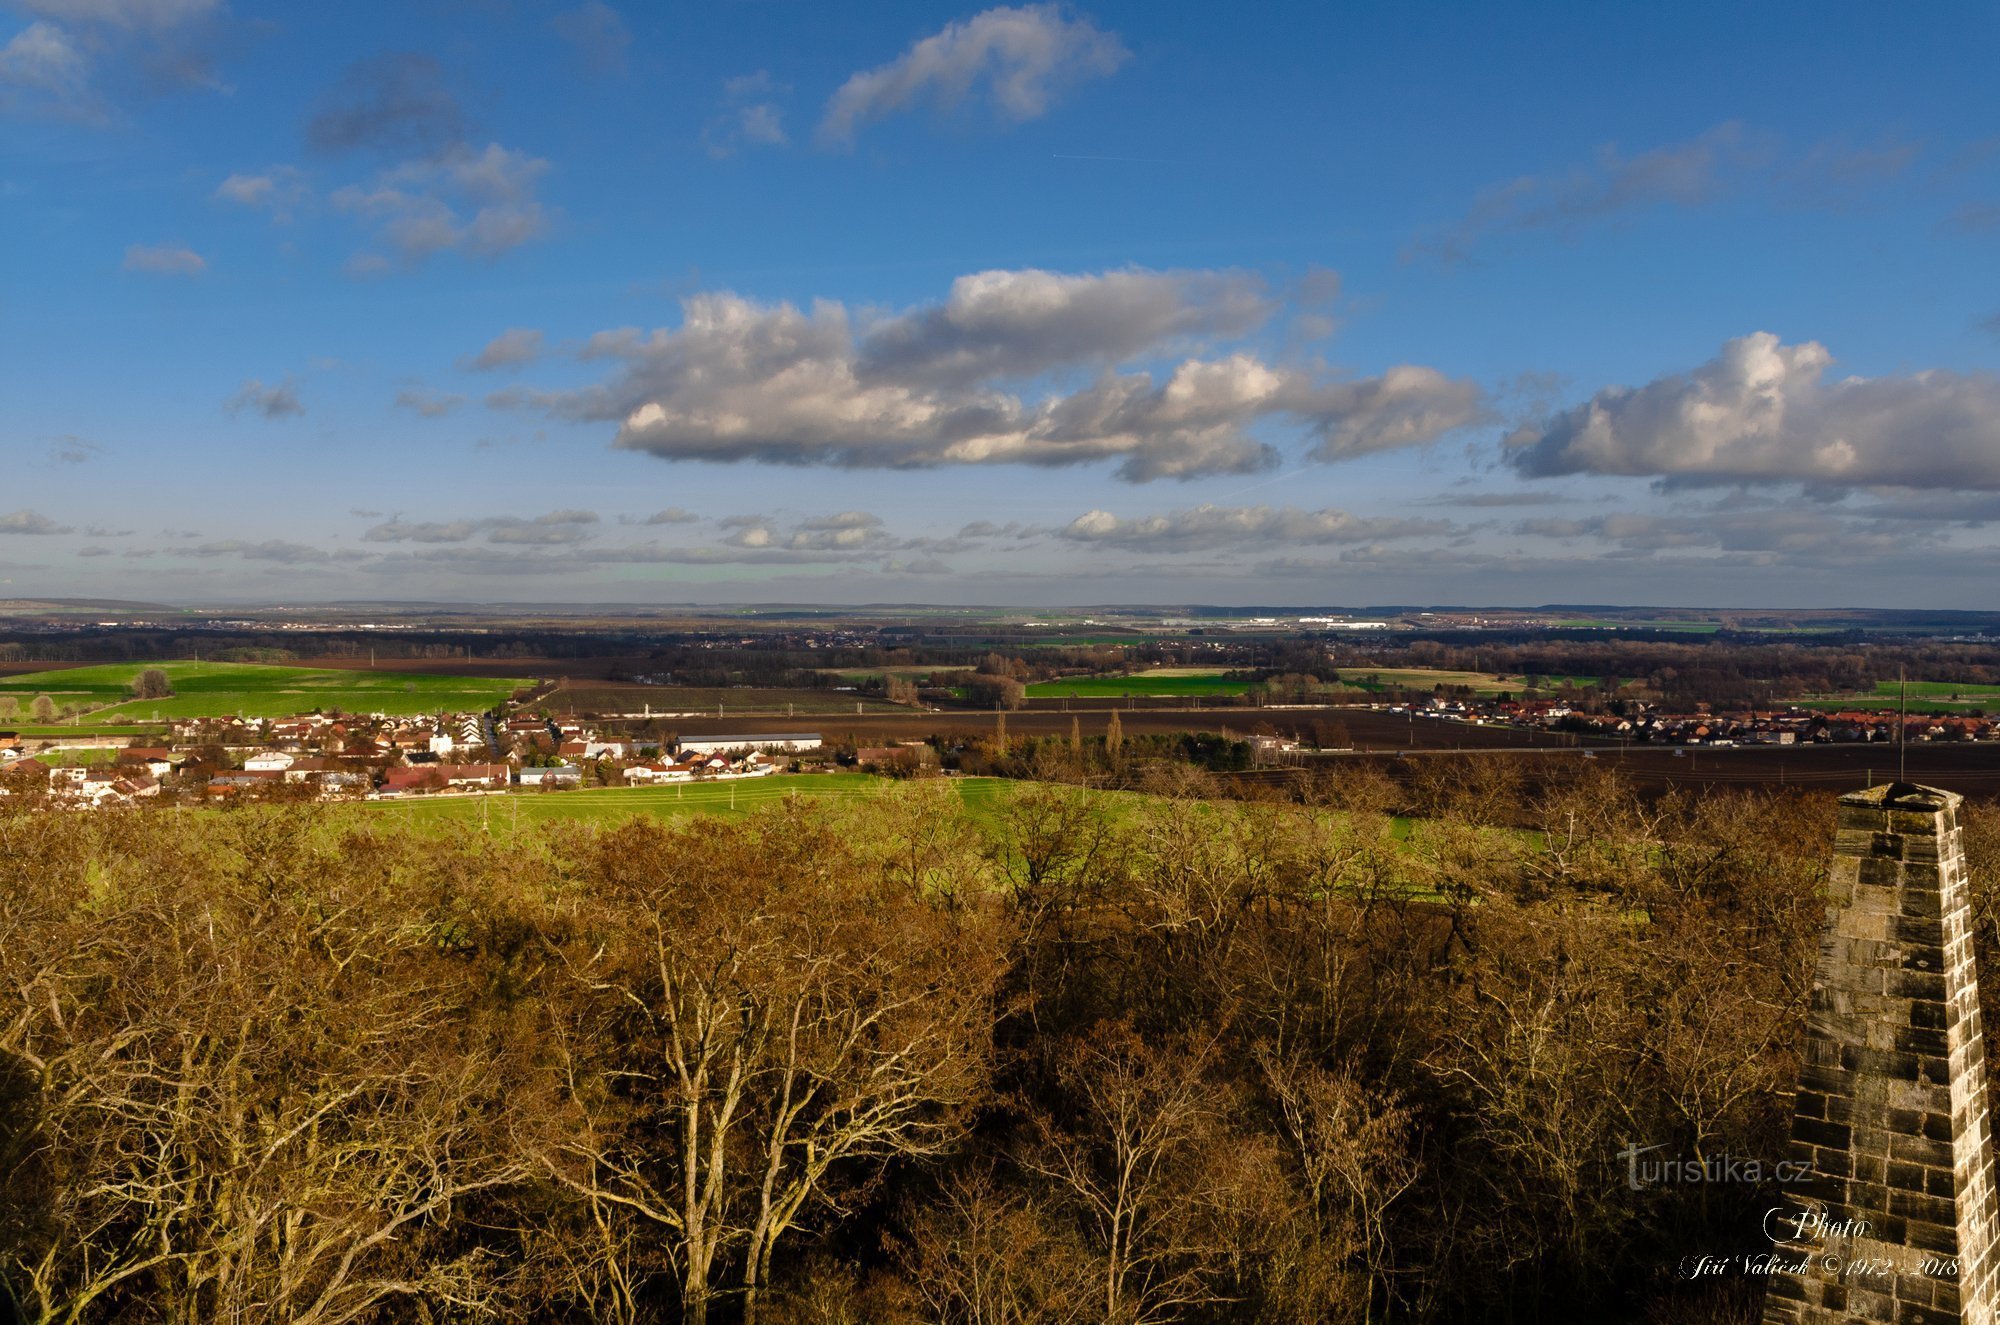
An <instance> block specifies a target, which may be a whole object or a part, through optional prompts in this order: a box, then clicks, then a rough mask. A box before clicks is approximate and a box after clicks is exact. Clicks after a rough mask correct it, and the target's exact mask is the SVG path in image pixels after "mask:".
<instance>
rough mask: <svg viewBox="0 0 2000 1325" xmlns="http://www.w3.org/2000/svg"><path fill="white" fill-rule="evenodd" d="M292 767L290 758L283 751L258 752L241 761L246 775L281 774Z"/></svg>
mask: <svg viewBox="0 0 2000 1325" xmlns="http://www.w3.org/2000/svg"><path fill="white" fill-rule="evenodd" d="M291 766H292V756H291V755H289V754H286V753H285V752H284V751H283V750H260V751H258V752H257V753H256V754H254V755H251V756H250V757H249V758H248V759H245V760H244V761H243V771H244V772H246V773H282V772H284V771H285V770H286V769H288V768H290V767H291Z"/></svg>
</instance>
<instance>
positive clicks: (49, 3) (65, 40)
mask: <svg viewBox="0 0 2000 1325" xmlns="http://www.w3.org/2000/svg"><path fill="white" fill-rule="evenodd" d="M13 7H14V8H17V9H21V10H24V11H26V12H27V13H28V14H29V15H31V16H33V21H32V22H30V23H29V24H28V25H27V26H26V27H25V28H23V29H21V30H20V31H19V32H17V33H15V34H14V35H13V37H11V38H9V39H8V41H7V44H6V45H5V46H0V111H5V112H19V113H24V114H35V115H50V116H55V117H59V118H65V119H73V120H79V121H83V122H86V123H97V124H107V123H111V122H113V121H114V119H115V115H114V114H113V111H112V109H111V107H110V105H109V104H108V103H107V100H106V98H105V96H104V95H103V92H102V90H101V88H100V85H101V84H103V83H105V82H106V81H107V78H108V77H112V78H115V77H116V76H117V75H119V74H121V73H123V74H126V75H128V77H130V78H133V79H136V80H138V81H142V82H143V83H144V84H146V85H147V86H148V87H150V88H154V89H157V88H159V87H163V86H203V87H208V88H211V89H219V88H221V84H220V83H219V82H218V81H217V80H216V78H215V75H214V73H213V72H212V70H211V68H210V61H209V58H208V56H207V55H206V54H205V53H203V52H202V51H201V50H200V49H199V47H198V45H197V44H196V43H194V42H192V41H191V40H190V39H189V38H188V37H187V36H186V35H184V34H183V33H182V32H181V31H180V30H181V29H186V28H188V27H190V26H191V25H194V26H197V27H198V26H199V25H196V23H195V21H196V20H199V19H203V18H206V17H208V16H210V15H213V14H217V13H219V12H221V8H222V6H221V3H220V0H15V4H14V6H13Z"/></svg>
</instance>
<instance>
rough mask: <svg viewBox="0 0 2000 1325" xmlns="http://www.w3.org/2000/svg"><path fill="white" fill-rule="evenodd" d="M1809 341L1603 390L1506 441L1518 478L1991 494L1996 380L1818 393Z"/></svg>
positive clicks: (1823, 353) (1824, 357)
mask: <svg viewBox="0 0 2000 1325" xmlns="http://www.w3.org/2000/svg"><path fill="white" fill-rule="evenodd" d="M1832 363H1833V356H1832V355H1831V354H1830V353H1828V351H1827V349H1826V347H1825V346H1823V345H1820V344H1818V343H1817V342H1814V341H1806V342H1803V343H1801V344H1797V345H1785V344H1782V343H1781V342H1780V341H1779V339H1778V337H1776V336H1775V335H1772V334H1771V333H1769V332H1763V331H1760V332H1757V333H1755V334H1754V335H1749V336H1744V337H1741V338H1739V339H1737V340H1732V341H1729V342H1728V343H1727V344H1725V345H1724V346H1723V347H1722V350H1721V352H1720V353H1719V354H1718V355H1717V356H1716V357H1715V358H1714V359H1711V360H1709V361H1708V362H1707V363H1705V364H1703V365H1701V366H1700V367H1699V368H1696V369H1694V370H1693V371H1691V372H1686V373H1677V374H1674V375H1671V376H1668V377H1662V378H1659V379H1657V380H1655V381H1653V382H1650V383H1648V384H1647V385H1645V386H1642V387H1637V388H1633V387H1607V388H1606V389H1604V390H1602V391H1599V392H1598V393H1597V394H1596V395H1595V396H1593V397H1592V398H1591V399H1590V400H1589V401H1587V402H1585V403H1584V404H1581V405H1578V406H1575V407H1574V408H1572V409H1568V410H1564V411H1562V412H1561V413H1559V414H1557V415H1556V416H1555V417H1554V418H1552V419H1550V420H1549V421H1548V422H1546V423H1544V424H1541V425H1538V426H1530V427H1526V428H1522V429H1520V430H1518V431H1517V432H1515V433H1514V434H1513V435H1512V436H1510V437H1509V438H1508V439H1507V445H1508V447H1509V459H1510V460H1511V461H1512V462H1513V464H1514V465H1515V466H1516V467H1518V468H1519V469H1520V470H1521V471H1522V472H1523V473H1525V474H1529V475H1533V476H1537V477H1541V476H1547V475H1554V474H1576V473H1593V474H1633V475H1655V476H1659V477H1663V478H1668V479H1679V480H1683V481H1689V482H1785V481H1797V482H1805V483H1816V484H1826V485H1836V486H1867V485H1892V486H1901V487H1911V488H1943V489H1981V490H1993V489H2000V380H1996V379H1994V378H1993V377H1990V376H1986V375H1983V374H1958V373H1949V372H1944V371H1942V370H1934V371H1929V372H1920V373H1913V374H1908V375H1904V376H1896V377H1872V378H1870V377H1846V378H1836V379H1829V378H1828V377H1827V369H1828V368H1829V367H1830V366H1831V365H1832Z"/></svg>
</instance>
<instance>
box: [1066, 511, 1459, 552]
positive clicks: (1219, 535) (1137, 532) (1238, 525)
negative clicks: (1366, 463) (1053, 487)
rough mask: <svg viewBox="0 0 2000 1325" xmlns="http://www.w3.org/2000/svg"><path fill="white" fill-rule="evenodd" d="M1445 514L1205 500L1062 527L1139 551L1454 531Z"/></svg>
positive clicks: (1087, 516) (1074, 536) (1080, 537)
mask: <svg viewBox="0 0 2000 1325" xmlns="http://www.w3.org/2000/svg"><path fill="white" fill-rule="evenodd" d="M1451 528H1452V526H1451V525H1450V523H1449V522H1447V521H1444V520H1411V519H1400V518H1393V517H1367V516H1358V515H1350V514H1348V513H1347V512H1346V511H1340V510H1335V509H1333V508H1331V507H1328V508H1325V509H1323V510H1317V511H1305V510H1300V509H1298V508H1297V507H1294V506H1284V507H1271V506H1216V505H1212V504H1208V503H1204V504H1202V505H1200V506H1194V507H1190V508H1188V509H1186V510H1179V511H1172V512H1170V513H1168V514H1166V515H1148V516H1140V517H1136V518H1133V519H1123V518H1120V517H1119V516H1116V515H1113V514H1112V513H1111V512H1109V511H1103V510H1094V511H1088V512H1086V513H1084V514H1083V515H1079V516H1078V517H1077V518H1076V519H1074V520H1072V521H1071V522H1070V523H1069V524H1068V525H1067V526H1066V527H1065V528H1063V529H1062V530H1061V531H1060V534H1061V537H1063V538H1066V539H1068V540H1070V541H1071V542H1076V543H1095V544H1101V545H1104V546H1109V547H1119V548H1126V549H1129V550H1131V551H1136V552H1196V551H1209V550H1213V549H1216V548H1229V547H1244V546H1252V547H1255V546H1263V545H1269V544H1308V545H1310V544H1332V543H1368V542H1374V541H1377V540H1381V539H1390V538H1415V537H1418V536H1421V535H1427V534H1443V533H1449V532H1451Z"/></svg>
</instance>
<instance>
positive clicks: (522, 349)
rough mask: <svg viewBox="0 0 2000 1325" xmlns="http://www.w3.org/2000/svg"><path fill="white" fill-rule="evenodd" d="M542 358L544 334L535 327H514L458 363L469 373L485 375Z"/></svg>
mask: <svg viewBox="0 0 2000 1325" xmlns="http://www.w3.org/2000/svg"><path fill="white" fill-rule="evenodd" d="M541 357H542V333H541V332H540V331H537V330H536V329H534V328H533V327H512V328H509V329H508V330H506V331H503V332H501V333H500V334H499V335H497V336H495V337H494V338H493V339H492V340H490V341H487V342H486V347H485V348H484V349H482V350H480V351H479V353H477V354H474V355H470V356H468V357H466V358H463V359H460V360H459V361H458V366H459V367H460V368H463V369H464V370H466V371H467V372H471V373H483V372H488V371H490V370H492V369H495V368H514V367H518V366H519V365H521V364H524V363H533V362H534V361H535V360H537V359H539V358H541Z"/></svg>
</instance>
